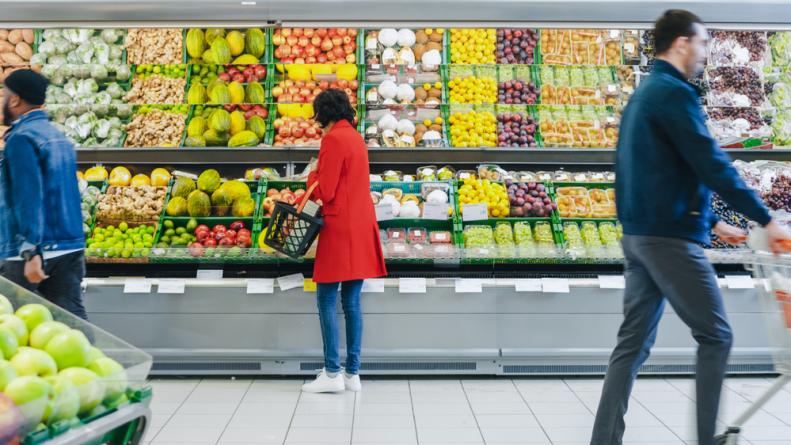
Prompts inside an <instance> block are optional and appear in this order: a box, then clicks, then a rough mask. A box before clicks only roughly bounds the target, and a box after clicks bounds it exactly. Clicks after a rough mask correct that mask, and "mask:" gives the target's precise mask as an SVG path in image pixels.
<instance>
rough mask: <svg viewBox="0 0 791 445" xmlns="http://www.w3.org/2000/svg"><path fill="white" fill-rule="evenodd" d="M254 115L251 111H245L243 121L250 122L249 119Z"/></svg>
mask: <svg viewBox="0 0 791 445" xmlns="http://www.w3.org/2000/svg"><path fill="white" fill-rule="evenodd" d="M255 115H256V114H255V111H253V110H250V111H246V112H245V113H244V119H245V120H250V118H251V117H253V116H255Z"/></svg>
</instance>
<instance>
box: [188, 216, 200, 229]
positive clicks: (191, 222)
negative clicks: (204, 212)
mask: <svg viewBox="0 0 791 445" xmlns="http://www.w3.org/2000/svg"><path fill="white" fill-rule="evenodd" d="M197 227H198V220H197V219H195V218H190V220H189V221H188V222H187V231H189V232H194V231H195V229H196V228H197Z"/></svg>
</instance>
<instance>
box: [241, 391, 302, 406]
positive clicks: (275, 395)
mask: <svg viewBox="0 0 791 445" xmlns="http://www.w3.org/2000/svg"><path fill="white" fill-rule="evenodd" d="M303 396H304V394H303ZM299 397H300V394H299V393H298V392H296V391H270V390H267V389H257V390H250V391H248V392H247V394H245V395H244V397H243V398H242V402H243V403H244V402H281V403H283V402H288V403H297V400H298V399H299Z"/></svg>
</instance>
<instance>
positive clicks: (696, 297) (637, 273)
mask: <svg viewBox="0 0 791 445" xmlns="http://www.w3.org/2000/svg"><path fill="white" fill-rule="evenodd" d="M622 244H623V251H624V258H625V266H624V275H625V278H626V290H625V291H624V304H623V313H624V321H623V324H622V325H621V328H620V330H619V331H618V345H617V346H616V347H615V350H614V351H613V353H612V357H611V358H610V365H609V368H608V369H607V377H606V378H605V380H604V389H603V390H602V396H601V400H600V402H599V408H598V411H597V412H596V422H595V424H594V427H593V437H592V439H591V445H620V444H621V443H622V441H623V434H624V430H625V424H624V419H623V417H624V414H626V410H627V408H628V404H629V396H630V393H631V392H632V385H633V384H634V379H635V378H636V377H637V372H638V370H639V369H640V366H642V364H643V363H644V362H645V360H646V359H647V358H648V356H649V354H650V353H651V347H652V346H653V345H654V341H655V340H656V332H657V327H658V325H659V320H660V319H661V318H662V312H663V310H664V307H665V301H668V302H670V305H671V306H672V307H673V309H674V310H675V312H676V313H677V314H678V316H679V317H680V318H681V320H682V321H683V322H684V323H686V325H687V326H689V328H690V329H691V331H692V336H693V337H694V338H695V341H696V342H697V343H698V354H697V375H696V401H697V427H698V442H697V443H698V444H699V445H713V444H714V434H715V429H716V421H717V414H718V410H719V403H720V392H721V390H722V381H723V379H724V377H725V367H726V364H727V361H728V355H729V353H730V349H731V344H732V342H733V335H732V333H731V329H730V326H729V325H728V320H727V316H726V314H725V307H724V305H723V302H722V296H721V295H720V289H719V286H718V284H717V279H716V278H717V277H716V274H715V272H714V268H713V267H712V266H711V264H710V263H709V261H708V259H707V258H706V256H705V253H704V251H703V249H702V248H701V247H700V246H698V245H697V244H695V243H692V242H690V241H686V240H682V239H677V238H664V237H653V236H633V235H624V237H623V240H622Z"/></svg>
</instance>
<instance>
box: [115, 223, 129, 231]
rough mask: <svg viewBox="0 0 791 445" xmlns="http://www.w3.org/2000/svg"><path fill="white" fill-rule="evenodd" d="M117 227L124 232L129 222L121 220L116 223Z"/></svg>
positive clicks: (127, 228)
mask: <svg viewBox="0 0 791 445" xmlns="http://www.w3.org/2000/svg"><path fill="white" fill-rule="evenodd" d="M118 228H119V229H120V230H121V232H126V231H127V230H129V224H127V223H126V222H122V223H121V224H118Z"/></svg>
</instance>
